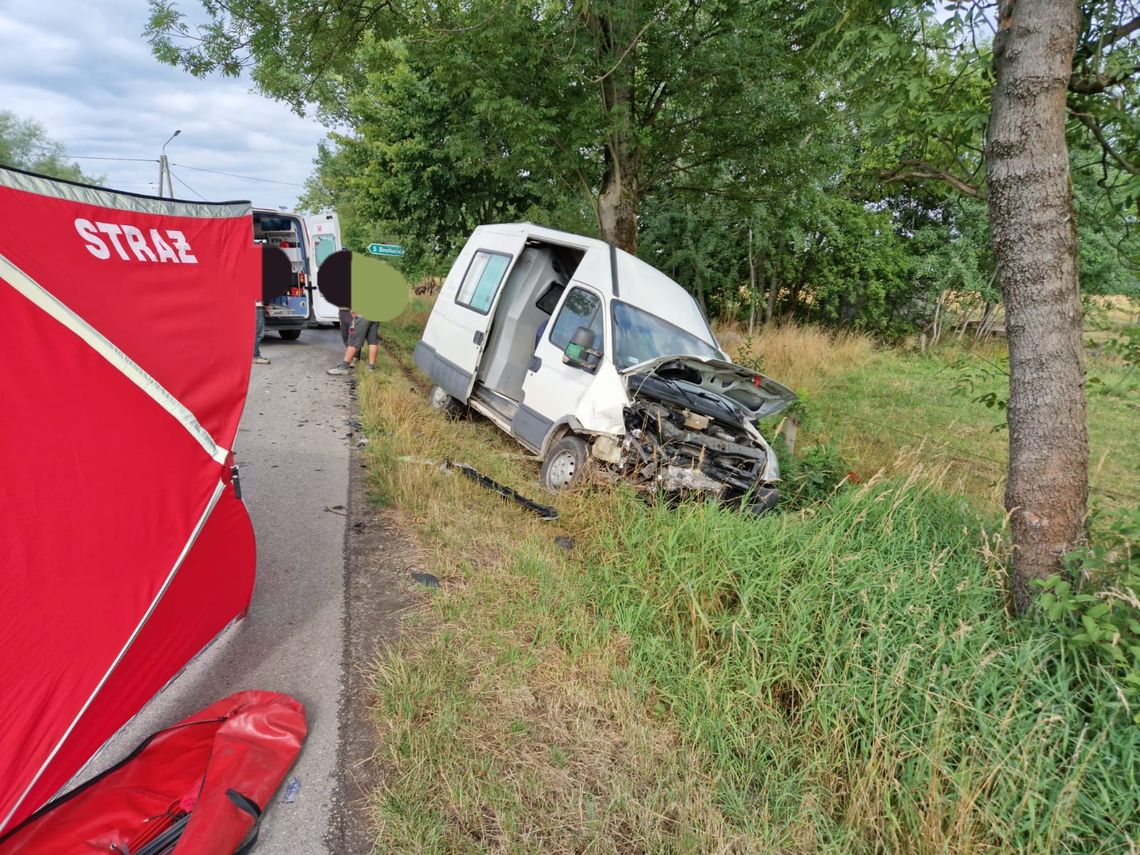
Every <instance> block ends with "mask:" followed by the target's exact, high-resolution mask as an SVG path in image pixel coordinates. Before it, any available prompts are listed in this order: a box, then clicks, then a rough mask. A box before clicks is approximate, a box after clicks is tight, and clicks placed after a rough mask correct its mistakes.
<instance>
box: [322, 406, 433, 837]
mask: <svg viewBox="0 0 1140 855" xmlns="http://www.w3.org/2000/svg"><path fill="white" fill-rule="evenodd" d="M354 415H355V414H354ZM365 475H366V471H365V464H364V460H363V456H362V455H361V454H360V451H359V449H358V448H357V447H356V446H355V443H354V445H353V448H352V451H351V453H350V457H349V489H348V516H347V519H346V525H345V534H344V554H345V568H344V596H345V626H344V668H345V674H344V682H343V689H342V692H343V695H342V697H341V702H340V722H339V727H340V740H339V748H338V752H337V754H338V756H337V770H338V775H337V782H336V786H335V788H334V791H333V803H332V806H331V810H330V814H329V827H328V831H327V832H326V834H325V844H326V845H327V847H328V849H329V851H330V852H345V853H347V852H352V853H366V852H372V851H373V849H374V845H373V839H372V833H371V827H372V820H371V807H370V800H371V797H372V795H373V793H374V792H375V791H376V789H377V788H378V787H379V784H380V781H381V780H382V776H383V773H384V766H383V764H382V762H381V761H380V759H379V758H378V757H377V756H376V745H377V741H378V740H377V732H376V723H375V721H374V720H373V717H372V715H371V699H370V685H369V683H370V681H369V675H368V670H369V668H370V667H371V666H372V663H373V662H375V661H376V657H377V655H378V654H379V653H381V652H382V651H384V650H385V649H386V648H388V647H389V646H390V645H392V644H393V643H395V642H396V641H397V640H398V639H399V638H400V637H401V633H402V629H401V623H402V621H401V618H402V614H403V613H404V612H405V611H407V610H408V609H409V608H411V607H413V606H415V605H416V597H415V595H414V592H413V591H412V589H411V587H410V582H409V580H410V577H411V573H412V572H413V571H417V570H418V567H417V566H416V564H415V561H414V557H413V556H414V555H415V554H416V552H415V549H414V544H413V542H412V539H411V538H410V537H409V536H408V534H407V533H406V532H405V531H403V530H402V529H401V528H400V526H399V525H398V524H397V521H396V517H395V515H394V514H393V513H391V512H389V511H385V510H383V509H377V508H375V507H374V506H373V505H372V503H371V502H369V500H368V490H367V481H366V478H365Z"/></svg>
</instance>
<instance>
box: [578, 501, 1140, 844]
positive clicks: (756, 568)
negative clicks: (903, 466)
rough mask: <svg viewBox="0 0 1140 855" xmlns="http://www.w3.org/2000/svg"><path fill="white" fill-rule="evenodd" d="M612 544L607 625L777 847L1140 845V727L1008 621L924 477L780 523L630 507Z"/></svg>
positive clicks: (1055, 652) (742, 817)
mask: <svg viewBox="0 0 1140 855" xmlns="http://www.w3.org/2000/svg"><path fill="white" fill-rule="evenodd" d="M591 537H592V542H593V543H594V552H593V554H592V556H591V557H592V562H591V564H592V572H591V573H590V577H589V578H590V584H591V585H592V596H593V597H595V599H596V602H597V603H598V613H599V617H600V618H601V621H602V622H601V624H600V625H601V627H602V630H600V631H602V632H618V633H620V634H621V635H622V636H624V637H627V638H629V639H630V649H629V659H630V661H629V667H628V674H627V675H626V676H627V677H628V679H630V680H632V681H633V682H634V683H636V684H637V685H639V686H640V687H641V689H642V691H643V692H644V693H645V697H646V698H647V699H649V700H651V702H652V703H655V704H657V705H658V706H659V707H660V708H661V709H662V710H663V711H665V712H667V714H668V715H669V716H671V717H675V719H676V721H677V725H678V727H679V728H680V729H681V731H682V732H683V733H685V734H686V735H687V737H688V739H689V740H691V744H692V745H694V746H695V747H699V748H700V749H701V750H702V751H704V752H707V753H708V755H709V756H710V757H711V758H712V759H711V763H712V765H713V767H714V769H715V780H716V789H717V801H718V804H719V805H720V806H721V807H722V809H723V810H724V811H725V813H726V815H727V816H728V818H729V819H730V821H731V822H733V823H734V825H736V826H737V827H738V828H740V829H743V830H745V831H746V833H748V834H749V835H750V836H755V837H756V839H758V840H760V841H762V842H763V844H764V845H765V846H768V847H771V848H772V849H773V850H774V851H811V852H955V853H961V852H1025V853H1036V852H1122V853H1125V852H1135V851H1136V848H1135V847H1136V846H1137V844H1138V842H1140V731H1138V730H1137V729H1136V728H1134V727H1133V726H1131V725H1130V724H1129V716H1128V715H1127V710H1126V709H1125V708H1124V705H1123V704H1122V703H1121V702H1120V701H1119V700H1118V698H1117V696H1116V694H1115V693H1114V691H1113V687H1112V684H1111V682H1110V681H1109V680H1108V679H1107V677H1106V675H1104V674H1103V673H1100V672H1096V673H1085V674H1080V673H1077V671H1076V666H1075V665H1074V664H1073V663H1072V662H1070V660H1069V658H1068V657H1067V656H1066V655H1065V653H1064V651H1063V650H1062V649H1061V648H1060V646H1059V643H1058V641H1057V639H1056V638H1055V637H1054V636H1052V635H1050V634H1048V633H1047V632H1044V631H1039V630H1038V629H1036V628H1035V627H1034V626H1033V625H1031V624H1026V623H1023V622H1018V621H1014V620H1012V619H1010V618H1008V617H1007V616H1006V614H1005V613H1004V611H1003V607H1002V599H1001V595H1000V584H999V581H1000V580H999V579H997V578H996V574H995V570H994V569H993V567H992V565H991V564H990V563H989V562H988V561H987V560H986V558H985V555H984V554H983V549H982V545H983V543H984V538H983V537H982V536H981V535H980V533H979V528H978V520H977V518H976V517H975V516H974V515H973V513H972V512H970V510H969V509H968V508H967V506H966V505H965V504H964V502H963V501H961V500H959V499H954V498H951V497H949V496H946V495H944V494H940V493H939V492H938V491H937V490H935V489H933V488H932V487H930V486H929V485H928V484H924V483H922V482H921V481H920V480H919V479H917V478H916V479H911V480H910V481H908V482H902V483H900V482H895V483H873V484H870V485H866V486H863V487H861V488H858V489H850V490H848V491H846V492H842V493H840V494H838V495H837V496H836V497H835V498H834V499H833V500H832V501H831V502H830V503H827V504H824V505H819V506H816V507H815V508H814V509H813V510H812V511H811V512H808V513H803V514H798V515H788V514H785V515H774V516H768V517H764V518H761V519H749V518H745V517H741V516H740V515H738V514H733V513H730V512H726V511H725V510H723V509H720V508H717V507H714V506H711V505H688V506H684V507H682V508H681V509H678V510H670V509H666V508H663V507H655V508H646V507H643V506H641V505H640V504H638V503H636V502H635V501H634V500H627V501H626V502H625V504H624V506H623V507H622V508H621V511H620V518H619V519H618V520H615V519H605V518H598V519H597V520H596V521H595V523H594V525H593V526H592V529H591Z"/></svg>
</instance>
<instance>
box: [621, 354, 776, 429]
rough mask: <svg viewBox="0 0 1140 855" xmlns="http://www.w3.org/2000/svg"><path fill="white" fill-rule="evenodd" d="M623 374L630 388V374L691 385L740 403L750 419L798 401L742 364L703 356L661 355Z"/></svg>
mask: <svg viewBox="0 0 1140 855" xmlns="http://www.w3.org/2000/svg"><path fill="white" fill-rule="evenodd" d="M621 373H622V375H623V376H624V379H625V381H626V384H627V387H628V384H629V377H630V376H631V375H645V374H656V375H658V376H660V377H668V378H671V379H675V380H679V381H682V382H686V383H692V384H694V385H696V386H699V387H700V388H701V389H704V390H706V391H708V392H712V393H713V394H716V395H720V396H722V397H725V398H727V399H728V400H730V401H732V402H733V403H735V404H737V405H738V406H739V407H741V408H742V409H743V410H744V411H745V412H746V413H747V414H748V417H749V419H751V420H755V419H761V418H764V417H765V416H771V415H774V414H776V413H778V412H780V411H781V410H783V409H785V408H787V407H788V406H789V405H790V404H792V403H793V402H794V401H795V400H796V398H797V395H796V393H795V392H793V391H792V390H791V389H789V388H788V387H787V386H784V385H783V384H782V383H777V382H776V381H775V380H773V379H772V378H770V377H765V376H764V375H762V374H758V373H757V372H755V371H753V370H751V369H749V368H745V367H744V366H743V365H737V364H735V363H733V362H725V361H724V360H721V359H706V358H704V357H700V356H661V357H658V358H657V359H651V360H649V361H647V362H642V363H640V364H638V365H633V366H630V367H629V368H626V369H624V370H622V372H621Z"/></svg>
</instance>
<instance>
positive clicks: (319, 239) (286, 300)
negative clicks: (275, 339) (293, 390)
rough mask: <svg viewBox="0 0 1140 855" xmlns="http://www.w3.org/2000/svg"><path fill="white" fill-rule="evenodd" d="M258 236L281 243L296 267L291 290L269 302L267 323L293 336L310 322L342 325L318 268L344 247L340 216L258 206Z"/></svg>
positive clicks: (259, 240)
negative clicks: (319, 282) (321, 286)
mask: <svg viewBox="0 0 1140 855" xmlns="http://www.w3.org/2000/svg"><path fill="white" fill-rule="evenodd" d="M253 240H254V242H255V243H258V244H266V245H268V246H275V247H277V248H279V249H280V250H281V251H282V252H284V253H285V255H286V256H288V258H289V262H290V264H291V265H292V267H293V281H292V283H291V284H290V286H289V290H288V291H286V292H285V294H283V295H282V296H280V297H277V298H275V299H273V300H271V301H269V302H268V303H267V304H266V305H265V326H266V328H267V329H273V330H277V332H278V334H279V335H280V336H281V338H284V339H288V340H290V341H292V340H295V339H298V338H300V336H301V330H303V329H304V328H305V327H306V326H316V325H318V324H336V323H337V321H338V307H337V306H334V305H333V304H332V303H330V302H329V301H328V300H326V299H325V298H324V296H323V295H322V294H321V292H320V291H319V290H317V269H318V268H319V267H320V266H321V262H322V261H324V260H325V259H326V258H328V257H329V256H330V255H332V254H333V253H334V252H336V251H337V250H339V249H342V248H343V247H342V246H341V241H340V221H339V220H338V219H337V215H336V214H335V213H323V214H298V213H296V212H294V211H286V210H277V211H274V210H270V209H268V208H254V209H253Z"/></svg>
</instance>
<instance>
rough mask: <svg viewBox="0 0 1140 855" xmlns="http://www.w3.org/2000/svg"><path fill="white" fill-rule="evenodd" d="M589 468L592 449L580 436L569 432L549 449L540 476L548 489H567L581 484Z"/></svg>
mask: <svg viewBox="0 0 1140 855" xmlns="http://www.w3.org/2000/svg"><path fill="white" fill-rule="evenodd" d="M589 468H590V450H589V449H588V448H587V447H586V443H585V442H584V441H583V440H582V439H581V438H580V437H577V436H574V435H573V434H567V435H566V436H564V437H562V439H560V440H558V441H557V442H556V443H554V444H553V445H552V446H550V448H549V449H548V450H547V452H546V460H544V461H543V463H542V472H541V473H540V476H539V477H541V479H542V485H543V486H544V487H546V488H547V489H548V490H565V489H567V488H569V487H573V486H574V485H575V484H581V483H582V481H584V480H585V477H586V474H587V472H588V471H589Z"/></svg>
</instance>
